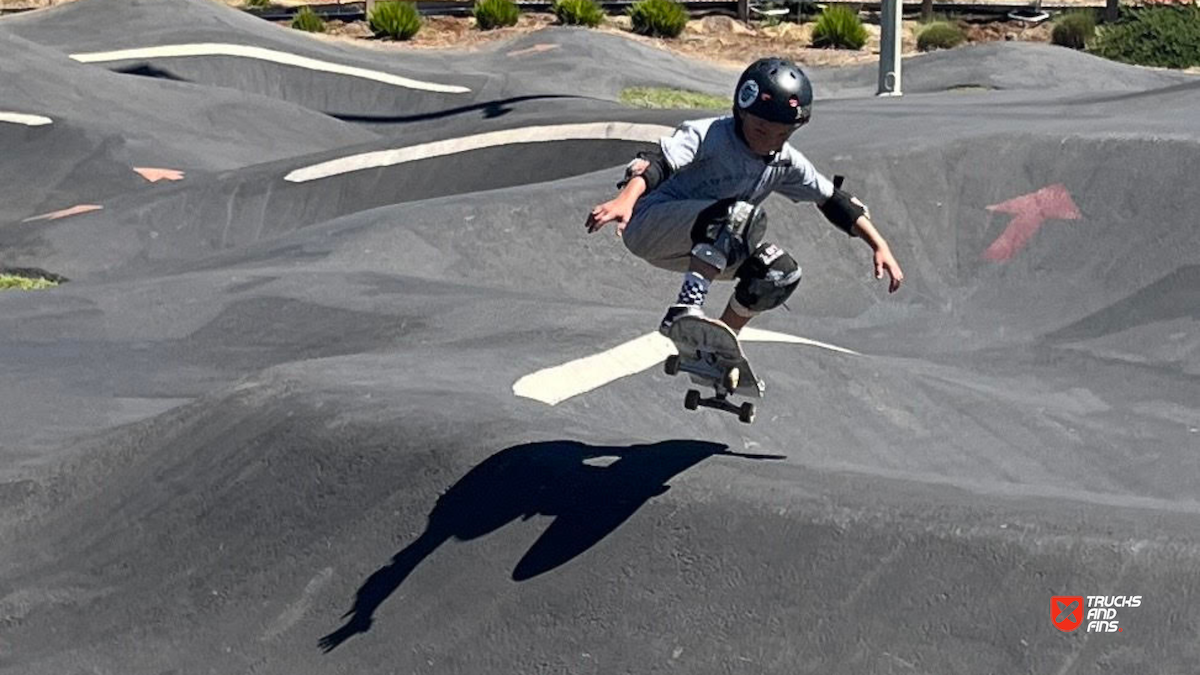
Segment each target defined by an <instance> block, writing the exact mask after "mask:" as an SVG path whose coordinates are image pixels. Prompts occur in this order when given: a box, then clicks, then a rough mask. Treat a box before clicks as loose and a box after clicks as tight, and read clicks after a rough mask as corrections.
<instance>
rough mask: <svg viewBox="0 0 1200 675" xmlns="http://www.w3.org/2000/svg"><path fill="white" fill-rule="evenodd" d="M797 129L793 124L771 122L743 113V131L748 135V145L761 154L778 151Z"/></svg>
mask: <svg viewBox="0 0 1200 675" xmlns="http://www.w3.org/2000/svg"><path fill="white" fill-rule="evenodd" d="M795 129H796V128H795V127H794V126H793V125H791V124H783V123H780V122H769V121H767V120H764V119H763V118H761V117H756V116H754V115H751V114H750V113H746V112H743V113H742V133H743V134H744V135H745V136H746V145H749V146H750V149H751V150H753V151H754V152H756V153H758V154H760V155H769V154H771V153H772V152H778V151H779V149H780V148H782V147H783V144H784V143H786V142H787V139H788V138H790V137H791V135H792V132H793V131H795Z"/></svg>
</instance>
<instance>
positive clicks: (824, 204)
mask: <svg viewBox="0 0 1200 675" xmlns="http://www.w3.org/2000/svg"><path fill="white" fill-rule="evenodd" d="M843 180H844V179H843V177H842V176H834V178H833V185H834V188H833V195H832V196H831V197H829V198H828V199H825V200H823V201H820V202H818V203H817V208H819V209H821V213H823V214H825V217H826V218H828V219H829V221H830V222H832V223H833V224H834V225H835V226H837V227H838V228H839V229H841V230H842V231H844V232H845V233H846V234H848V235H850V236H851V237H861V238H862V239H863V240H864V241H866V242H867V244H868V245H870V247H871V250H873V251H875V278H876V279H882V278H883V273H884V272H887V273H888V275H889V276H890V277H891V282H890V283H889V285H888V291H889V292H891V293H895V292H896V291H897V290H899V289H900V284H901V282H903V281H904V272H903V270H901V269H900V264H899V263H898V262H896V257H895V256H894V255H892V249H891V248H890V247H889V246H888V243H887V240H885V239H884V238H883V235H881V234H879V230H877V229H876V228H875V224H874V223H872V222H871V212H870V211H868V210H867V207H866V205H865V204H863V203H862V202H860V201H859V200H858V199H856V198H854V197H853V196H851V195H850V193H848V192H844V191H843V190H842V181H843Z"/></svg>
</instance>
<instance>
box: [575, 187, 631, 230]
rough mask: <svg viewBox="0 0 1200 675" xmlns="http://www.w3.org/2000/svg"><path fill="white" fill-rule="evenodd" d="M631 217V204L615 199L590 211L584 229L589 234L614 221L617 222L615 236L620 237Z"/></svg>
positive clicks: (624, 200)
mask: <svg viewBox="0 0 1200 675" xmlns="http://www.w3.org/2000/svg"><path fill="white" fill-rule="evenodd" d="M631 217H633V204H632V203H631V202H629V201H628V200H626V199H621V198H620V197H617V198H616V199H610V200H609V201H607V202H604V203H603V204H600V205H599V206H597V207H596V208H594V209H592V212H591V213H589V214H588V218H587V222H586V223H584V227H586V228H587V231H588V233H589V234H590V233H592V232H598V231H600V229H601V228H603V227H604V226H605V225H607V224H608V223H609V222H611V221H614V220H615V221H617V236H620V235H621V233H622V232H624V231H625V226H626V225H628V224H629V219H630V218H631Z"/></svg>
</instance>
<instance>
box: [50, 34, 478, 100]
mask: <svg viewBox="0 0 1200 675" xmlns="http://www.w3.org/2000/svg"><path fill="white" fill-rule="evenodd" d="M184 56H239V57H242V58H246V59H258V60H259V61H270V62H271V63H279V64H282V65H285V66H296V67H297V68H307V69H308V70H316V71H320V72H322V73H334V74H337V75H349V76H350V77H358V78H362V79H364V80H373V81H375V82H382V83H384V84H391V85H395V86H397V87H405V88H407V89H420V90H422V91H435V92H439V93H443V94H465V93H467V92H469V91H471V90H470V89H468V88H466V87H460V86H457V85H451V84H437V83H436V82H423V81H421V80H412V79H409V78H407V77H400V76H399V75H392V74H391V73H385V72H382V71H378V70H369V69H367V68H356V67H354V66H343V65H341V64H337V63H332V62H330V61H321V60H319V59H312V58H309V57H307V56H300V55H299V54H290V53H288V52H281V51H277V50H275V49H266V48H263V47H251V46H249V45H235V44H228V43H224V42H199V43H193V44H180V45H163V46H161V47H142V48H137V49H118V50H115V51H109V52H85V53H80V54H71V58H73V59H75V60H76V61H79V62H80V63H102V62H104V61H127V60H130V59H166V58H177V57H184Z"/></svg>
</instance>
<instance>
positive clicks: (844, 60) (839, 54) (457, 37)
mask: <svg viewBox="0 0 1200 675" xmlns="http://www.w3.org/2000/svg"><path fill="white" fill-rule="evenodd" d="M555 23H556V20H555V18H554V15H552V14H539V13H525V14H522V15H521V18H520V20H519V21H518V23H517V25H516V26H513V27H511V28H501V29H496V30H490V31H480V30H477V29H476V28H475V19H473V18H471V17H450V16H439V17H428V18H427V19H426V22H425V25H424V26H422V28H421V31H420V32H419V33H417V35H416V36H415V37H414V38H413V39H411V40H409V41H407V42H396V41H392V40H381V39H377V38H375V37H374V36H372V35H371V30H370V28H368V26H367V24H366V22H365V21H353V22H348V23H344V22H341V21H331V22H329V23H328V24H327V29H326V33H325V34H323V35H322V34H315V35H314V37H316V38H317V39H323V40H337V41H353V42H355V43H356V44H359V45H360V46H364V47H368V48H373V49H383V50H405V49H453V50H456V51H464V50H466V51H470V50H472V49H477V48H479V47H481V46H483V45H486V44H489V43H491V42H494V41H496V40H508V39H512V38H515V37H519V36H522V35H526V34H529V33H532V32H535V31H538V30H541V29H543V28H546V27H548V26H552V25H555ZM960 25H961V26H962V28H963V29H964V31H965V32H966V34H967V39H968V41H969V42H991V41H996V40H1031V41H1039V42H1048V41H1049V40H1050V28H1049V27H1048V26H1039V27H1036V28H1027V27H1025V26H1024V25H1023V24H1021V23H1018V22H995V23H988V24H969V23H966V22H961V23H960ZM866 29H867V33H868V41H867V44H866V46H864V47H863V48H862V49H860V50H846V49H814V48H812V47H810V46H809V45H810V44H811V43H812V30H813V24H812V23H811V22H808V23H802V24H797V23H792V22H784V23H780V24H777V25H767V24H761V23H759V24H753V25H751V26H747V25H746V24H744V23H742V22H740V21H737V20H735V19H733V18H731V17H726V16H708V17H704V18H702V19H695V20H692V21H689V22H688V24H687V27H686V28H685V29H684V32H683V34H682V35H680V36H679V37H678V38H676V39H672V40H666V39H661V38H650V37H645V36H642V35H638V34H636V33H633V32H632V30H631V26H630V20H629V17H626V16H614V17H609V18H608V19H607V20H606V21H605V23H604V25H602V26H600V27H599V28H597V29H596V30H598V31H601V32H604V33H610V34H614V35H619V36H621V37H624V38H626V39H629V40H634V41H637V42H641V43H643V44H646V45H650V46H653V47H656V48H658V49H663V50H666V51H670V52H674V53H676V54H679V55H681V56H685V57H688V58H692V59H698V60H703V61H708V62H710V63H715V64H717V65H721V66H725V67H728V68H734V69H740V68H743V67H745V65H746V63H747V62H748V61H750V60H752V59H753V58H757V57H758V56H765V55H768V54H770V55H778V56H784V57H786V58H790V59H793V60H795V61H796V62H797V63H802V64H807V65H819V66H844V65H854V64H859V63H869V62H873V61H875V60H877V59H878V58H879V42H880V27H879V26H878V25H874V24H866ZM920 30H921V24H920V23H919V22H917V21H905V22H903V26H902V36H901V49H902V50H903V52H904V54H906V55H911V54H915V53H917V34H918V33H919V32H920Z"/></svg>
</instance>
